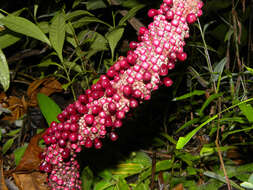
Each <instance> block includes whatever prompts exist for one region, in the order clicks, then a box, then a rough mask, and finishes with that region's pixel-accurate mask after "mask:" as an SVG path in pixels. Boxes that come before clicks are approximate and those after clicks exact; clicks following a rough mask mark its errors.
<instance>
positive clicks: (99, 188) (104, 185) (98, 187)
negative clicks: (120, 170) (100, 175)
mask: <svg viewBox="0 0 253 190" xmlns="http://www.w3.org/2000/svg"><path fill="white" fill-rule="evenodd" d="M112 185H114V183H112V182H108V181H100V182H98V183H97V184H96V185H95V187H94V190H104V189H106V188H108V187H110V186H112Z"/></svg>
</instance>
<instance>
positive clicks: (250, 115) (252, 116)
mask: <svg viewBox="0 0 253 190" xmlns="http://www.w3.org/2000/svg"><path fill="white" fill-rule="evenodd" d="M239 108H240V110H241V111H242V113H243V115H245V117H246V118H247V119H248V121H249V122H250V123H253V108H252V106H251V105H250V104H241V105H239Z"/></svg>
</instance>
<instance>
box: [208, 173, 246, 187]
mask: <svg viewBox="0 0 253 190" xmlns="http://www.w3.org/2000/svg"><path fill="white" fill-rule="evenodd" d="M203 174H204V175H206V176H208V177H211V178H214V179H217V180H219V181H221V182H223V183H227V180H226V178H225V177H223V176H221V175H219V174H216V173H214V172H211V171H205V172H204V173H203ZM229 182H230V184H231V185H232V186H233V187H235V188H236V189H239V190H245V189H243V188H242V187H240V186H239V185H237V184H236V183H235V182H234V181H232V180H229Z"/></svg>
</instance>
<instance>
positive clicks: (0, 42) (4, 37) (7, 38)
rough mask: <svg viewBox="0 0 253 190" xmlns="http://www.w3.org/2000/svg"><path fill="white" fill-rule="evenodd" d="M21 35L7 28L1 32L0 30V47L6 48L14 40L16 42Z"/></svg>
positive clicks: (13, 42)
mask: <svg viewBox="0 0 253 190" xmlns="http://www.w3.org/2000/svg"><path fill="white" fill-rule="evenodd" d="M20 39H21V37H20V36H19V35H18V34H17V33H14V32H12V31H10V30H8V29H6V30H5V31H3V32H0V49H4V48H7V47H9V46H11V45H13V44H15V43H16V42H18V41H19V40H20Z"/></svg>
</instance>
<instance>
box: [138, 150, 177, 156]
mask: <svg viewBox="0 0 253 190" xmlns="http://www.w3.org/2000/svg"><path fill="white" fill-rule="evenodd" d="M142 152H144V153H146V154H151V155H153V153H154V152H153V151H149V150H142ZM156 156H157V157H161V158H171V157H172V156H171V155H169V154H164V153H159V152H156Z"/></svg>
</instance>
